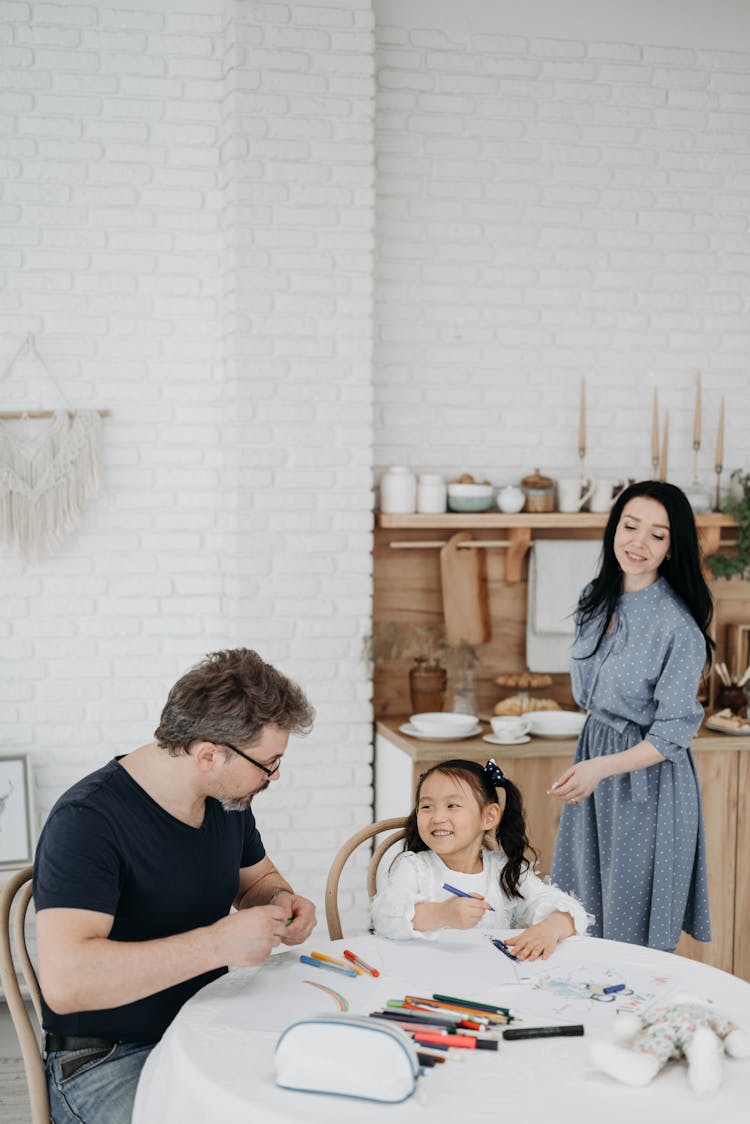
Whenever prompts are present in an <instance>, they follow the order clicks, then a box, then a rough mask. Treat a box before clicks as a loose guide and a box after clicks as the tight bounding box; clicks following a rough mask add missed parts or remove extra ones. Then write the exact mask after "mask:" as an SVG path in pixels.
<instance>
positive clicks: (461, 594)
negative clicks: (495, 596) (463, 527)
mask: <svg viewBox="0 0 750 1124" xmlns="http://www.w3.org/2000/svg"><path fill="white" fill-rule="evenodd" d="M472 538H473V536H472V535H471V533H470V532H469V531H458V532H457V533H456V534H455V535H453V536H452V537H451V538H450V539H449V540H448V542H447V543H446V544H445V546H444V547H441V550H440V578H441V582H442V587H443V617H444V619H445V632H446V636H447V638H448V641H449V643H451V644H460V643H461V642H462V641H463V642H464V643H466V644H484V643H486V641H487V640H489V638H490V602H489V595H488V591H487V556H486V554H485V552H484V551H483V550H482V549H473V550H472V549H469V550H466V549H464V550H462V549H461V548H460V547H459V545H458V544H459V543H462V542H470V541H471V540H472Z"/></svg>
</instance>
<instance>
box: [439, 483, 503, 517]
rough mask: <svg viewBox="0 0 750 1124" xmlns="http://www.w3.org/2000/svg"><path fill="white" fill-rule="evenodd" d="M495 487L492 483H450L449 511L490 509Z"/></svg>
mask: <svg viewBox="0 0 750 1124" xmlns="http://www.w3.org/2000/svg"><path fill="white" fill-rule="evenodd" d="M494 495H495V489H494V486H493V485H492V484H449V485H448V510H449V511H463V512H472V511H489V509H490V508H491V507H492V500H493V497H494Z"/></svg>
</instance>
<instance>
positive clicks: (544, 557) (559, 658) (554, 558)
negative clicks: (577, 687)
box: [526, 539, 601, 672]
mask: <svg viewBox="0 0 750 1124" xmlns="http://www.w3.org/2000/svg"><path fill="white" fill-rule="evenodd" d="M600 553H601V543H600V542H599V541H594V542H589V541H587V540H579V539H570V540H567V539H566V540H562V541H561V540H557V539H554V540H553V539H540V540H537V541H536V542H535V543H534V549H533V550H532V552H531V558H530V560H529V587H528V603H527V606H526V666H527V667H528V669H529V671H546V672H554V671H568V670H569V669H570V648H571V645H572V643H573V636H574V634H575V620H574V616H573V614H574V612H575V608H576V605H577V604H578V598H579V597H580V595H581V590H582V589H583V587H584V586H585V585H586V584H587V583H588V582H590V581H591V579H592V578H593V577H594V574H595V573H596V570H597V563H598V560H599V555H600Z"/></svg>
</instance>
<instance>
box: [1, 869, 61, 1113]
mask: <svg viewBox="0 0 750 1124" xmlns="http://www.w3.org/2000/svg"><path fill="white" fill-rule="evenodd" d="M32 872H33V868H32V867H30V866H27V867H25V868H24V869H23V870H19V871H18V872H17V873H16V874H12V875H11V876H10V878H9V879H8V880H7V882H6V883H5V885H4V886H3V891H2V894H0V982H1V983H2V986H3V992H4V994H5V1000H6V1002H7V1004H8V1010H9V1011H10V1017H11V1019H12V1021H13V1026H14V1027H15V1031H16V1036H17V1038H18V1042H19V1045H20V1047H21V1056H22V1057H23V1064H24V1069H25V1071H26V1084H27V1086H28V1089H29V1100H30V1102H31V1119H32V1124H48V1122H49V1096H48V1093H47V1078H46V1075H45V1072H44V1062H43V1061H42V1047H41V1035H42V1034H43V1031H42V1004H41V998H40V990H39V981H38V980H37V977H36V972H35V971H34V965H33V964H32V963H31V958H30V956H29V950H28V948H27V947H26V914H27V911H28V908H29V902H30V901H31V875H32ZM17 966H20V969H21V973H22V975H23V979H24V983H25V984H26V988H27V990H28V993H29V998H30V999H31V1002H32V1005H33V1008H34V1012H35V1014H36V1024H37V1025H36V1026H35V1025H34V1022H33V1021H32V1018H31V1016H30V1015H29V1012H28V1010H27V1007H26V1003H25V1002H24V997H23V992H22V991H21V985H20V983H19V981H18V975H17Z"/></svg>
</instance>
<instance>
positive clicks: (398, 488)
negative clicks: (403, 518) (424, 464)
mask: <svg viewBox="0 0 750 1124" xmlns="http://www.w3.org/2000/svg"><path fill="white" fill-rule="evenodd" d="M416 506H417V478H416V476H415V475H414V473H413V472H411V471H410V469H408V468H406V466H405V465H403V464H394V465H391V467H390V468H387V469H386V470H385V472H384V473H383V475H382V477H381V480H380V510H381V511H382V512H384V513H385V514H387V515H408V514H410V513H412V512H413V511H415V509H416Z"/></svg>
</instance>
